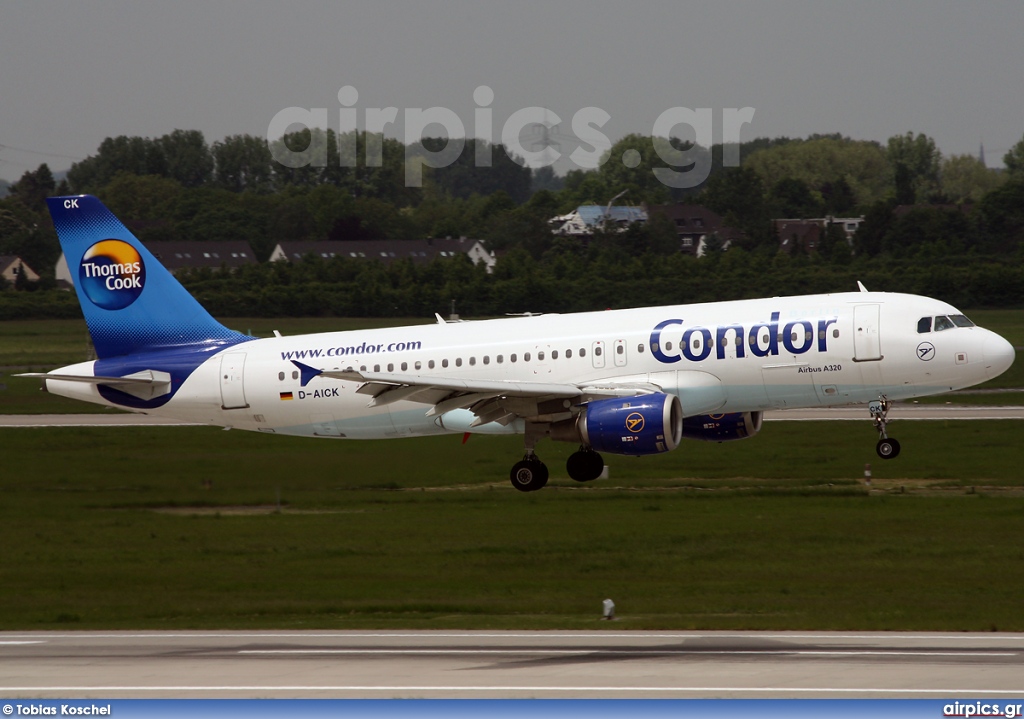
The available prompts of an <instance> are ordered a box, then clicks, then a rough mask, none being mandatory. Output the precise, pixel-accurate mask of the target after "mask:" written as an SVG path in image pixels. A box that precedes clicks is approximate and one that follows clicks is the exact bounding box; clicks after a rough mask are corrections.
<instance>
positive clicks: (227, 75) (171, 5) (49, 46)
mask: <svg viewBox="0 0 1024 719" xmlns="http://www.w3.org/2000/svg"><path fill="white" fill-rule="evenodd" d="M1022 29H1024V2H1022V0H1007V1H1006V2H998V1H985V2H965V1H964V0H929V1H921V2H910V1H903V2H901V1H899V0H857V1H856V2H843V3H840V2H832V1H831V0H827V1H826V0H750V1H749V2H738V1H733V0H713V1H711V2H687V1H685V0H651V1H644V0H635V1H634V2H621V1H620V2H611V1H609V0H595V1H593V2H582V1H577V0H502V2H482V1H477V2H470V1H466V2H463V1H450V2H441V1H440V0H439V1H437V2H428V1H426V0H419V1H417V2H397V1H388V0H374V1H369V2H364V1H362V0H348V1H347V2H330V1H327V0H325V1H323V2H313V1H309V2H305V1H303V0H287V1H280V0H250V1H248V2H242V1H240V0H239V1H234V2H209V1H208V0H175V1H174V2H159V3H157V2H149V3H139V2H133V1H130V0H109V1H99V0H97V1H95V2H91V1H88V0H83V1H81V2H54V1H51V0H33V1H32V2H24V3H22V2H15V1H14V0H0V177H4V178H7V179H12V180H13V179H16V178H17V177H18V176H20V174H21V173H22V172H24V171H25V170H26V169H34V168H35V167H36V166H38V165H39V164H40V163H41V162H47V163H49V165H50V167H51V168H52V169H54V170H60V169H66V168H67V167H68V166H70V164H71V162H73V161H74V160H75V159H80V158H83V157H85V156H86V155H89V154H92V153H94V152H95V150H96V148H97V146H98V145H99V143H100V142H101V141H102V140H103V138H105V137H108V136H115V135H122V134H124V135H142V136H149V137H153V136H159V135H162V134H164V133H166V132H169V131H171V130H173V129H175V128H186V129H198V130H201V131H202V132H203V133H204V134H205V136H206V139H207V141H208V142H213V141H214V140H218V139H220V138H223V137H224V136H226V135H229V134H237V133H251V134H256V135H261V136H262V135H265V134H266V133H267V128H268V125H269V124H270V120H271V118H273V117H274V115H275V114H276V113H277V112H278V111H280V110H282V109H283V108H287V107H291V106H295V107H304V108H319V107H323V108H327V109H328V111H329V117H330V118H331V124H332V125H333V126H336V125H337V122H338V110H339V107H340V105H339V100H338V90H339V88H341V87H343V86H348V85H351V86H353V87H355V88H356V90H357V91H358V93H359V99H358V103H357V104H356V107H357V108H358V109H359V110H360V116H361V117H362V115H363V112H364V110H365V108H376V107H389V106H394V107H397V108H400V109H401V110H404V109H405V108H427V107H433V106H441V107H447V108H450V109H452V110H453V111H454V112H455V113H456V114H457V115H458V116H459V117H460V118H462V120H463V121H464V122H465V124H466V126H467V128H469V130H470V134H472V124H473V118H474V108H475V107H476V105H475V104H474V100H473V92H474V90H475V89H476V88H477V87H478V86H480V85H487V86H488V87H490V88H491V89H492V90H493V92H494V101H493V104H492V105H491V108H492V111H493V118H494V126H495V128H496V129H495V139H497V140H500V132H501V126H502V124H503V123H504V122H505V120H506V119H507V118H508V117H509V115H511V114H512V113H513V112H515V111H516V110H518V109H520V108H523V107H528V106H540V107H546V108H549V109H550V110H552V111H553V112H554V113H557V114H558V115H559V116H560V117H561V119H562V122H563V124H562V126H561V127H560V129H559V132H560V134H561V135H563V137H562V140H563V149H564V150H565V152H566V153H567V152H568V151H571V149H572V147H573V145H572V144H570V143H571V138H567V137H565V136H570V135H571V124H570V123H571V118H572V116H573V114H574V113H576V112H577V111H578V110H580V109H581V108H585V107H598V108H601V109H602V110H604V111H606V112H607V113H608V114H609V115H610V116H611V119H610V120H608V122H607V124H606V125H605V126H604V127H603V129H602V132H603V133H604V134H606V135H607V136H608V137H610V138H611V139H612V140H615V139H617V138H619V137H621V136H622V135H624V134H627V133H630V132H639V133H644V134H650V133H651V131H652V128H653V125H654V121H655V119H656V118H657V117H658V116H659V115H660V114H661V113H662V112H664V111H665V110H668V109H669V108H673V107H689V108H712V109H713V111H714V122H715V125H716V130H715V140H716V141H719V140H720V139H721V138H720V132H721V117H722V110H723V108H731V107H753V108H754V109H755V115H754V119H753V122H752V123H751V124H750V125H747V126H745V127H744V128H743V131H742V138H743V139H745V140H746V139H752V138H754V137H758V136H768V137H776V136H780V135H787V136H790V137H801V136H806V135H808V134H811V133H829V132H840V133H843V134H844V135H849V136H850V137H853V138H856V139H870V140H878V141H881V142H884V141H885V140H886V138H888V137H890V136H891V135H894V134H898V133H903V132H906V131H908V130H911V131H913V132H915V133H917V132H924V133H926V134H928V135H930V136H932V137H933V138H935V140H936V142H937V143H938V145H939V147H940V148H941V150H942V151H943V153H945V154H946V155H950V154H960V153H970V154H972V155H974V154H977V152H978V147H979V144H980V143H981V142H982V141H983V142H984V144H985V151H986V159H987V161H988V164H989V165H990V166H1000V165H1001V164H1002V155H1003V154H1004V153H1005V152H1006V150H1007V149H1008V148H1009V147H1011V146H1012V145H1013V144H1014V143H1016V142H1017V141H1018V140H1020V139H1021V137H1022V136H1024V42H1022V41H1021V36H1020V34H1021V31H1022ZM524 142H525V141H524ZM44 153H49V154H44Z"/></svg>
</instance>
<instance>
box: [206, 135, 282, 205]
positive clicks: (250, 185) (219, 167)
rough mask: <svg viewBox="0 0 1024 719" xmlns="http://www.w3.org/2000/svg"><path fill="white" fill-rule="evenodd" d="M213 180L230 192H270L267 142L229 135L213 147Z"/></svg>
mask: <svg viewBox="0 0 1024 719" xmlns="http://www.w3.org/2000/svg"><path fill="white" fill-rule="evenodd" d="M211 153H212V155H213V159H214V166H215V170H214V178H215V179H216V181H217V184H218V185H220V186H221V187H223V188H224V189H226V190H231V191H232V192H242V191H243V190H249V191H252V192H261V193H262V192H269V191H270V190H271V189H272V188H273V177H274V170H273V165H272V163H273V158H272V157H271V155H270V148H269V147H268V146H267V141H266V140H265V139H264V138H262V137H256V136H255V135H229V136H228V137H225V138H224V139H223V140H220V141H218V142H215V143H213V147H212V148H211Z"/></svg>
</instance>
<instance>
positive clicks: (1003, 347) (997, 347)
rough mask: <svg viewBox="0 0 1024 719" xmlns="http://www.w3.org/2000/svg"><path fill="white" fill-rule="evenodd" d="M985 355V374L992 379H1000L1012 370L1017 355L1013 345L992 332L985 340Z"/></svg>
mask: <svg viewBox="0 0 1024 719" xmlns="http://www.w3.org/2000/svg"><path fill="white" fill-rule="evenodd" d="M984 353H985V372H986V374H988V376H989V377H990V378H992V377H998V376H999V375H1001V374H1002V373H1003V372H1005V371H1006V370H1008V369H1010V365H1012V364H1013V360H1014V358H1015V357H1016V355H1017V353H1016V352H1015V351H1014V349H1013V345H1011V344H1010V343H1009V342H1007V341H1006V340H1005V339H1003V338H1002V337H1000V336H999V335H997V334H996V333H995V332H990V333H989V336H988V337H987V338H985V345H984Z"/></svg>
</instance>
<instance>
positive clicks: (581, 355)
mask: <svg viewBox="0 0 1024 719" xmlns="http://www.w3.org/2000/svg"><path fill="white" fill-rule="evenodd" d="M586 356H587V351H586V350H585V349H583V348H582V347H580V357H586Z"/></svg>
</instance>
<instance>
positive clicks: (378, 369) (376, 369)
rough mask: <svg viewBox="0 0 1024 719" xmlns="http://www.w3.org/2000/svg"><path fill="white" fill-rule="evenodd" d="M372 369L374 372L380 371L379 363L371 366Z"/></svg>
mask: <svg viewBox="0 0 1024 719" xmlns="http://www.w3.org/2000/svg"><path fill="white" fill-rule="evenodd" d="M373 371H374V372H380V365H379V364H375V365H374V366H373Z"/></svg>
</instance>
